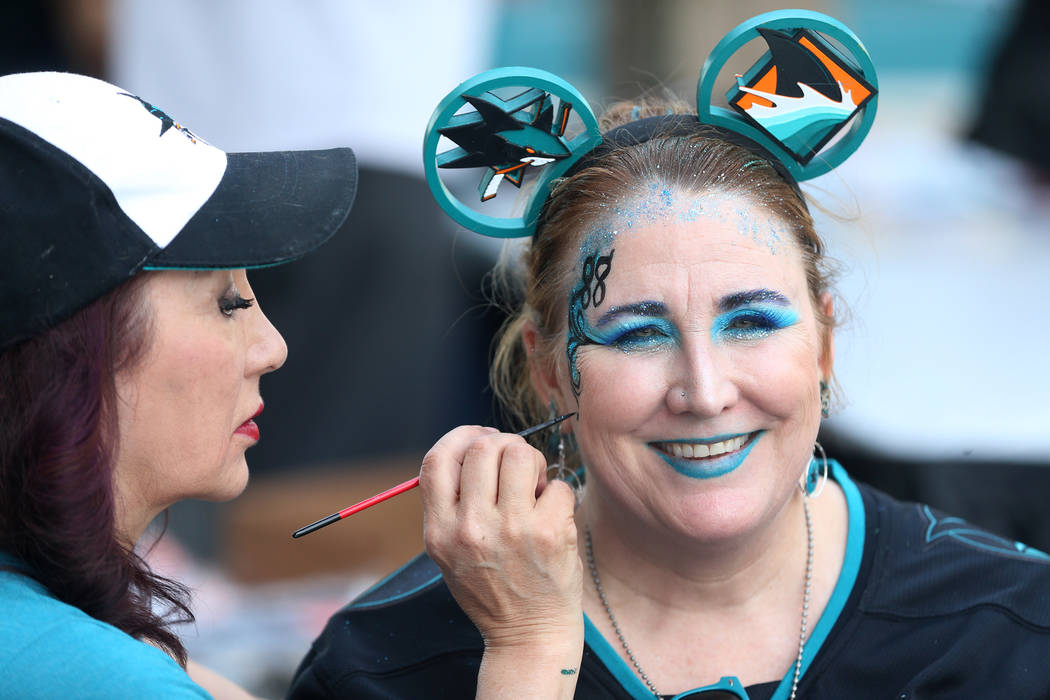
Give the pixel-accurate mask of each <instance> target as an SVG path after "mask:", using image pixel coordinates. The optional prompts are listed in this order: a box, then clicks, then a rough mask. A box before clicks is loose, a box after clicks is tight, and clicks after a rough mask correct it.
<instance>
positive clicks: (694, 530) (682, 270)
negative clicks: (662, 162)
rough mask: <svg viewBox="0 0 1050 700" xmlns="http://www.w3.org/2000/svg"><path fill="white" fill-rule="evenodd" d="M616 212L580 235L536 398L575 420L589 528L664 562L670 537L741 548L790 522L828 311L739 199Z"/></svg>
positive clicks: (645, 202) (790, 252)
mask: <svg viewBox="0 0 1050 700" xmlns="http://www.w3.org/2000/svg"><path fill="white" fill-rule="evenodd" d="M616 201H617V202H618V203H617V204H616V205H615V206H614V207H613V208H612V211H611V212H610V214H609V215H608V216H606V217H604V218H603V219H600V220H598V221H595V222H593V224H591V226H590V227H588V228H587V231H586V233H585V234H584V235H583V236H582V239H581V243H580V245H579V246H578V248H579V250H580V251H581V253H580V254H579V256H577V257H578V260H577V261H575V265H574V269H575V270H576V271H577V273H578V274H577V277H578V278H579V279H578V280H577V281H576V284H575V285H574V287H573V291H574V292H575V293H574V294H573V293H570V294H569V295H567V302H568V307H569V309H570V314H572V315H574V316H575V317H576V318H579V319H580V320H581V322H580V323H578V324H577V323H571V324H569V329H568V330H567V331H566V344H567V346H568V348H569V352H567V353H566V355H565V360H564V363H563V368H559V367H558V364H555V366H554V367H555V370H554V371H547V372H543V371H542V370H538V371H537V379H538V380H539V388H540V389H541V390H545V391H548V392H549V393H550V396H551V399H552V400H553V401H554V402H555V403H556V404H557V406H558V410H559V411H562V412H568V411H570V410H578V412H579V420H578V421H574V423H573V424H572V427H571V430H572V431H573V434H574V436H575V438H576V442H577V444H578V446H579V453H580V458H581V460H582V462H583V463H584V464H586V465H587V466H588V474H587V477H588V479H587V481H588V488H587V497H586V499H585V504H586V508H587V510H588V512H589V513H592V514H593V517H594V518H596V519H600V520H601V521H602V522H608V523H609V525H611V526H614V527H615V528H617V529H620V528H622V529H623V530H624V531H625V533H624V534H625V535H626V536H628V537H630V535H629V533H631V532H640V531H641V530H640V529H639V528H641V527H645V528H653V529H654V531H655V532H659V533H660V537H659V542H660V546H666V547H668V548H669V550H670V551H669V554H671V555H672V556H673V555H674V553H675V552H679V553H680V552H681V547H682V546H683V542H681V541H680V540H681V539H682V538H683V537H684V538H688V539H690V540H700V541H705V542H706V541H710V543H712V544H714V543H717V542H724V541H732V540H733V539H734V538H735V539H739V540H740V541H741V542H746V541H747V540H748V539H749V538H754V537H757V536H760V535H761V534H762V533H763V531H764V528H767V527H776V526H777V524H778V522H779V520H778V519H779V518H781V517H790V516H788V513H790V512H791V511H792V510H793V509H792V508H789V507H788V506H789V505H790V503H791V501H792V497H793V495H797V490H798V489H797V482H798V479H799V476H800V475H801V473H802V471H803V469H804V468H805V467H806V465H807V464H808V463H809V459H810V454H811V453H812V450H813V441H814V440H815V438H816V433H817V427H818V425H819V420H820V384H821V382H822V381H826V378H827V377H828V376H829V375H830V370H831V356H830V329H829V328H828V327H827V325H826V324H825V322H823V321H822V320H821V317H820V316H819V315H818V313H817V310H818V308H823V310H824V311H825V313H826V312H827V311H830V308H828V306H823V307H822V306H821V305H824V304H828V305H829V302H827V301H825V300H826V299H827V297H823V298H822V297H821V295H820V294H819V293H816V294H815V293H812V292H811V291H810V289H809V287H808V284H807V276H806V271H805V267H804V260H803V254H802V251H801V250H800V245H799V244H798V243H797V242H796V241H795V239H794V236H793V235H792V233H791V231H790V228H789V225H788V224H787V223H786V222H785V220H784V217H783V216H782V215H781V214H780V213H779V212H777V211H776V210H774V209H771V208H768V207H767V206H764V205H763V204H759V203H756V202H754V201H753V200H752V198H751V197H750V196H749V195H748V193H747V192H746V191H745V192H727V191H718V190H711V191H708V192H706V193H704V192H695V191H694V192H689V191H687V190H684V189H681V188H680V186H678V185H676V184H674V183H661V182H655V181H654V182H651V183H639V186H638V188H637V190H636V191H634V192H627V193H624V194H623V195H622V196H620V197H617V198H616ZM596 259H598V260H602V265H600V266H599V268H600V270H601V272H602V273H604V279H603V280H602V281H601V282H600V283H599V282H597V281H592V282H591V283H590V294H589V295H588V294H587V293H586V288H585V286H584V285H583V279H584V277H585V276H584V274H583V273H584V268H588V269H589V268H590V267H591V264H592V262H593V261H594V260H596ZM603 288H604V292H603V291H602V290H603ZM580 290H584V293H583V294H580V293H579V292H580ZM818 292H819V290H818ZM588 296H589V297H590V298H589V299H588ZM583 301H589V303H588V304H587V308H582V306H583V303H582V302H583ZM527 335H528V339H529V340H532V342H533V344H534V345H535V343H536V342H539V337H538V336H539V334H538V333H537V331H536V330H535V326H529V327H528V328H527ZM527 342H528V341H527ZM560 359H561V358H559V360H560ZM573 377H576V378H577V379H578V386H576V387H573V382H572V378H573ZM566 380H568V381H566ZM795 500H796V501H797V500H798V499H795ZM829 500H830V499H829ZM795 507H798V503H797V502H796V503H795ZM785 509H786V510H785ZM796 515H798V514H796ZM611 516H615V517H611ZM629 519H636V522H633V523H631V522H629ZM798 522H800V523H801V522H802V519H801V515H798ZM592 524H593V526H594V527H595V528H596V529H597V525H598V524H597V522H594V523H592ZM594 536H595V537H598V536H600V535H598V534H597V531H596V532H595V533H594ZM648 549H650V551H652V549H651V548H648Z"/></svg>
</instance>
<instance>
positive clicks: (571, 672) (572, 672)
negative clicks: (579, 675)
mask: <svg viewBox="0 0 1050 700" xmlns="http://www.w3.org/2000/svg"><path fill="white" fill-rule="evenodd" d="M561 675H563V676H575V675H576V669H574V668H563V669H562V670H561Z"/></svg>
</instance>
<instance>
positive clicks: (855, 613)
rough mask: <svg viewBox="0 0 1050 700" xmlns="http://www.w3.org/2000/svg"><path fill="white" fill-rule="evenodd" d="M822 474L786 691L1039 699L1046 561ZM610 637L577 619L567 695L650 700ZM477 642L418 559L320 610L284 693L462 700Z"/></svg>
mask: <svg viewBox="0 0 1050 700" xmlns="http://www.w3.org/2000/svg"><path fill="white" fill-rule="evenodd" d="M832 476H833V478H834V479H835V480H836V481H837V482H838V483H839V485H840V486H841V487H842V489H843V491H844V492H845V494H846V500H847V503H848V504H849V517H850V525H849V534H848V536H847V537H848V540H847V547H846V557H845V560H844V562H843V567H842V572H841V573H840V576H839V580H838V583H837V585H836V587H835V589H834V591H833V593H832V597H831V600H830V601H829V602H828V605H827V607H826V608H825V611H824V613H823V614H822V616H821V618H820V620H819V621H818V623H817V625H816V626H815V627H814V628H813V630H812V632H811V634H810V636H809V638H808V640H807V643H806V648H805V653H804V656H803V673H802V678H801V681H800V683H799V686H798V694H797V697H799V698H805V699H806V700H864V699H866V698H873V699H874V698H879V699H886V700H889V699H893V700H921V699H925V698H965V699H968V700H974V699H981V700H984V699H986V698H1003V699H1004V700H1026V699H1030V698H1031V699H1035V698H1041V699H1045V698H1050V558H1048V557H1047V556H1046V555H1045V554H1043V553H1042V552H1038V551H1036V550H1032V549H1029V548H1027V547H1024V546H1023V545H1020V544H1018V543H1015V542H1012V541H1008V540H1005V539H1003V538H1001V537H997V536H996V535H993V534H991V533H988V532H986V531H983V530H981V529H979V528H976V527H973V526H971V525H969V524H968V523H966V522H965V521H963V520H960V519H958V518H952V517H949V516H946V515H945V514H943V513H939V512H938V511H936V510H933V509H931V508H929V507H928V506H924V505H921V504H915V503H902V502H899V501H896V500H894V499H892V498H890V497H889V496H887V495H885V494H883V493H881V492H879V491H877V490H875V489H873V488H870V487H868V486H865V485H863V484H855V483H854V482H852V481H851V480H850V479H849V477H848V476H847V475H846V473H845V471H844V470H843V469H842V468H841V467H840V466H838V465H837V464H836V465H833V468H832ZM615 641H616V640H612V643H610V641H608V640H606V639H604V638H603V637H602V636H601V634H600V633H599V632H598V631H597V629H596V628H595V627H594V625H592V624H591V622H590V620H587V621H586V644H585V647H584V654H583V661H582V664H581V666H580V672H579V681H578V684H577V690H576V697H577V698H616V699H623V700H627V699H628V698H646V699H647V700H648V699H651V698H652V694H651V693H650V692H649V690H648V689H647V688H646V687H645V686H644V685H643V684H642V682H641V681H640V680H639V679H638V677H637V676H636V675H635V673H634V672H633V670H632V669H631V668H630V667H629V666H628V665H627V664H626V663H625V662H624V661H623V660H622V659H621V658H620V656H619V655H618V654H617V653H616V651H615V648H614V646H613V644H615ZM482 651H483V643H482V639H481V636H480V635H479V634H478V631H477V629H476V628H475V627H474V625H473V624H472V623H471V621H470V620H469V619H468V618H467V616H466V615H465V614H464V613H463V611H462V610H460V608H459V606H458V605H457V604H456V602H455V600H454V599H453V598H452V595H451V594H450V593H449V590H448V587H447V586H446V585H445V583H444V581H443V580H442V578H441V573H440V571H439V570H438V568H437V566H436V565H435V564H434V563H433V562H432V561H431V560H430V559H429V558H428V557H426V556H425V555H420V556H418V557H416V558H415V559H413V560H412V561H411V562H409V563H408V564H407V565H406V566H404V567H403V568H402V569H400V570H399V571H397V572H395V573H394V574H392V575H391V576H389V577H388V578H386V579H385V580H383V581H381V582H380V583H379V584H377V585H376V586H374V587H373V588H372V589H371V590H369V591H367V592H366V593H365V594H363V595H362V596H360V597H359V598H357V599H356V600H355V601H354V602H352V603H351V604H350V605H348V606H347V607H346V608H344V609H342V610H340V611H339V612H338V613H336V614H335V615H334V616H332V618H331V619H330V620H329V622H328V626H327V627H326V628H325V630H324V632H323V633H322V634H321V636H320V637H318V639H317V640H316V641H315V642H314V644H313V646H312V648H311V649H310V652H309V653H308V654H307V656H306V658H305V659H304V660H303V662H302V664H301V665H300V667H299V670H298V671H297V673H296V677H295V681H294V683H293V685H292V688H291V691H290V695H289V697H290V698H292V699H293V700H306V699H307V698H350V697H353V698H473V697H474V693H475V684H476V679H477V673H478V667H479V665H480V663H481V656H482ZM793 670H794V669H791V671H790V672H789V674H788V675H787V676H786V677H785V678H784V679H782V680H780V681H773V682H769V683H761V684H757V685H752V686H749V687H748V688H747V689H746V690H747V693H748V696H749V698H750V700H781V699H786V698H788V697H789V696H790V693H791V677H790V676H791V675H792V673H793ZM723 675H725V676H732V675H733V670H732V669H726V672H725V673H724V674H723ZM686 690H689V689H687V688H681V689H677V691H676V692H678V693H681V692H684V691H686ZM667 697H672V696H671V695H668V696H667Z"/></svg>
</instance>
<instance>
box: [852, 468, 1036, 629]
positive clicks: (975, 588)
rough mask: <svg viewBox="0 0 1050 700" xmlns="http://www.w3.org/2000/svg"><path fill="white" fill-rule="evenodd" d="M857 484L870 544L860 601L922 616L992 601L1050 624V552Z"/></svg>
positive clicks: (951, 612)
mask: <svg viewBox="0 0 1050 700" xmlns="http://www.w3.org/2000/svg"><path fill="white" fill-rule="evenodd" d="M861 489H862V493H864V495H865V505H866V507H867V509H868V510H869V512H868V518H867V520H868V531H869V533H871V534H872V535H874V542H873V545H874V546H875V547H876V549H875V551H874V552H873V555H874V559H873V562H872V568H871V573H870V578H869V581H868V585H867V588H866V591H865V595H864V599H863V600H862V602H861V605H862V607H863V608H865V609H866V610H868V611H882V612H887V613H893V614H897V615H907V616H920V617H929V616H943V615H954V614H957V613H960V612H964V611H968V610H974V609H977V608H990V609H996V610H999V611H1001V612H1002V613H1004V614H1007V615H1009V616H1011V617H1014V618H1016V619H1017V620H1019V621H1023V622H1024V623H1026V624H1028V625H1032V626H1034V627H1038V628H1040V629H1042V630H1044V631H1047V632H1050V599H1047V598H1046V596H1045V595H1044V594H1043V591H1045V590H1047V589H1048V587H1050V557H1048V556H1047V555H1046V554H1044V553H1043V552H1040V551H1038V550H1035V549H1032V548H1030V547H1026V546H1025V545H1023V544H1021V543H1019V542H1014V541H1012V540H1008V539H1006V538H1003V537H1000V536H998V535H996V534H994V533H991V532H988V531H986V530H984V529H982V528H979V527H977V526H975V525H972V524H970V523H968V522H966V521H965V520H963V519H961V518H957V517H953V516H950V515H947V514H945V513H942V512H941V511H939V510H937V509H935V508H932V507H930V506H928V505H923V504H919V503H902V502H900V501H896V500H894V499H892V498H890V497H889V496H887V495H885V494H883V493H881V492H879V491H877V490H875V489H872V488H870V487H866V486H861Z"/></svg>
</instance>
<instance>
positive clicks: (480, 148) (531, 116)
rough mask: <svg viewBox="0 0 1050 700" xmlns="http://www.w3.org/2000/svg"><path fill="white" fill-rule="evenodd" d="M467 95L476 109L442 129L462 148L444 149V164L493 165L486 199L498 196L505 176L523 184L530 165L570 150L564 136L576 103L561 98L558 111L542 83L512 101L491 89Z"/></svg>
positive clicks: (441, 163)
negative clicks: (478, 93) (497, 94)
mask: <svg viewBox="0 0 1050 700" xmlns="http://www.w3.org/2000/svg"><path fill="white" fill-rule="evenodd" d="M461 97H462V98H463V101H464V102H466V103H467V104H469V105H471V106H472V107H473V108H474V110H475V111H474V112H472V113H470V114H465V115H455V116H453V117H452V118H451V119H450V120H449V125H448V126H446V127H444V128H441V129H438V133H440V134H441V135H442V136H444V137H446V138H448V139H449V140H450V141H452V142H453V143H455V144H456V145H457V146H458V147H459V148H456V149H453V150H451V151H446V152H445V153H442V154H440V155H439V156H438V167H439V168H483V167H484V168H488V171H487V172H486V173H485V175H484V176H483V177H482V180H481V186H480V188H479V189H480V191H481V200H482V201H487V200H489V199H492V198H493V197H495V196H496V190H497V189H498V187H499V184H500V182H502V181H503V180H504V179H507V180H508V181H510V183H511V184H513V185H514V186H515V187H521V182H522V179H523V177H524V174H525V169H526V168H527V167H528V166H530V165H532V166H535V167H540V166H544V165H547V164H548V163H553V162H554V161H557V160H561V159H563V158H567V157H568V156H569V155H570V151H569V147H568V145H567V144H566V143H565V141H564V140H563V138H562V136H563V134H564V133H565V126H566V124H567V122H568V118H569V114H570V113H571V112H572V104H570V103H568V102H565V101H560V103H559V106H558V108H557V110H555V108H554V103H553V100H552V99H551V96H550V95H549V94H548V93H546V92H544V91H542V90H539V89H537V88H532V89H530V90H527V91H525V92H523V93H521V94H520V95H517V96H516V97H513V98H511V99H509V100H502V99H500V98H499V97H497V96H496V95H493V94H492V93H491V92H489V93H485V95H484V96H475V95H461ZM556 113H557V119H555V114H556Z"/></svg>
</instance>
